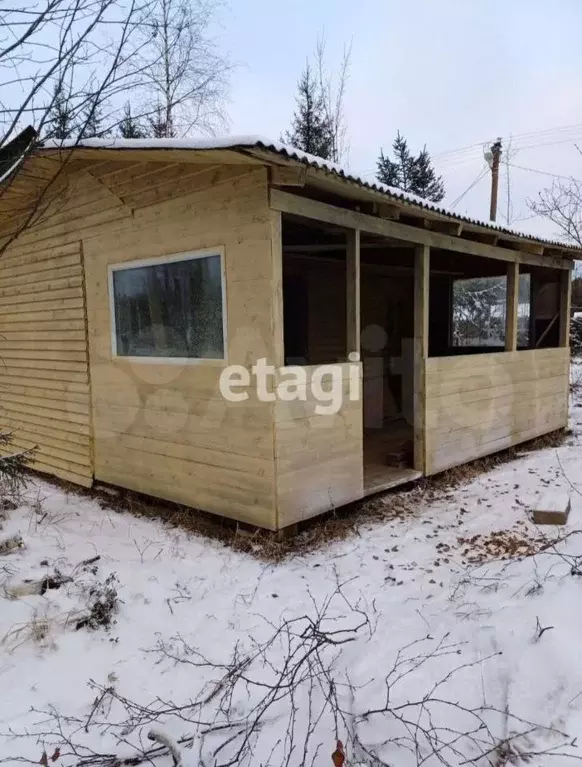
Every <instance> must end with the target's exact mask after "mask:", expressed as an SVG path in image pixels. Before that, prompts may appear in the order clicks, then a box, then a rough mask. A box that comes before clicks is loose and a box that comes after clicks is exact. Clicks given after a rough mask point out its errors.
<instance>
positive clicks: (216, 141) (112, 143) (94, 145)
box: [43, 135, 582, 254]
mask: <svg viewBox="0 0 582 767" xmlns="http://www.w3.org/2000/svg"><path fill="white" fill-rule="evenodd" d="M43 147H44V148H45V149H48V150H53V151H54V149H75V148H77V147H78V148H86V149H110V150H111V149H114V150H124V149H133V150H135V149H165V150H168V151H171V150H172V149H192V150H196V149H198V150H212V149H231V150H234V151H239V152H249V153H252V150H253V149H260V150H264V151H265V152H268V153H272V154H273V155H277V156H278V157H282V158H286V159H290V160H294V161H297V162H300V163H302V164H303V165H307V166H309V167H311V168H315V169H317V170H320V171H325V172H327V173H330V174H332V175H334V176H337V177H338V178H341V179H344V180H346V181H348V182H350V183H352V184H357V185H358V186H361V187H362V188H365V189H369V190H372V191H375V192H379V193H381V194H384V195H385V196H386V197H387V198H388V199H389V200H392V201H394V202H400V203H405V204H407V205H411V206H413V207H416V208H419V209H422V210H427V211H430V212H433V213H437V214H439V215H441V216H445V217H446V218H448V219H450V220H451V221H458V222H459V223H465V224H470V225H473V226H479V227H483V228H485V229H489V230H491V231H494V232H497V233H498V234H506V235H510V236H511V237H519V238H520V239H524V240H528V241H530V242H534V243H538V244H541V245H547V246H550V247H556V248H560V249H564V250H569V251H572V253H573V254H574V253H575V254H581V253H582V248H581V247H579V246H577V245H572V244H569V243H566V242H564V241H559V240H549V239H544V238H541V237H537V236H535V235H532V234H527V233H525V232H522V231H520V230H518V229H512V228H510V227H504V226H499V225H498V224H494V223H492V222H491V221H483V220H479V219H476V218H470V217H469V216H463V215H460V214H458V213H455V212H453V211H451V210H447V209H446V208H443V207H440V206H439V205H437V204H435V203H433V202H431V201H430V200H425V199H423V198H421V197H417V196H416V195H414V194H409V193H408V192H403V191H402V190H401V189H396V188H395V187H390V186H386V185H385V184H381V183H379V182H377V181H366V180H365V178H364V177H363V176H360V175H357V174H355V173H351V172H349V171H347V170H345V169H344V168H342V167H341V166H340V165H337V164H336V163H333V162H330V161H328V160H323V159H321V158H320V157H316V156H315V155H311V154H308V153H307V152H303V151H301V150H300V149H296V148H295V147H292V146H288V145H286V144H283V143H281V142H279V141H272V140H270V139H268V138H265V137H264V136H254V135H253V136H223V137H219V138H199V139H151V138H149V139H122V138H93V139H83V140H81V141H79V140H75V139H70V140H67V141H60V142H58V141H47V142H45V143H44V145H43ZM249 150H250V151H249Z"/></svg>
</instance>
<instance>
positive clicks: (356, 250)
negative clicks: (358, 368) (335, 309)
mask: <svg viewBox="0 0 582 767" xmlns="http://www.w3.org/2000/svg"><path fill="white" fill-rule="evenodd" d="M346 288H347V291H346V317H347V354H351V353H352V352H356V353H357V354H359V353H360V323H361V317H360V230H359V229H350V230H349V231H348V232H347V243H346Z"/></svg>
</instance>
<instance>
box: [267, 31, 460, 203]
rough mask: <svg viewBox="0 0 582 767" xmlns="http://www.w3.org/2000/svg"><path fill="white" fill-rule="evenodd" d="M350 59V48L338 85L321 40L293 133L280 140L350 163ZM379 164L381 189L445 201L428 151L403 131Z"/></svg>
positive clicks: (300, 88)
mask: <svg viewBox="0 0 582 767" xmlns="http://www.w3.org/2000/svg"><path fill="white" fill-rule="evenodd" d="M350 56H351V49H346V50H345V51H344V56H343V59H342V62H341V66H340V67H339V70H338V74H337V77H336V78H335V85H334V81H333V78H332V77H330V76H328V74H327V67H326V65H325V44H324V42H323V41H322V40H320V41H319V42H318V45H317V48H316V52H315V57H314V58H315V62H314V63H312V62H310V61H309V60H308V61H307V63H306V65H305V68H304V69H303V72H302V73H301V77H300V78H299V82H298V84H297V94H296V109H295V113H294V115H293V118H292V122H291V128H290V129H289V130H287V131H286V132H285V133H284V134H283V135H282V137H281V139H282V140H283V141H284V142H285V143H287V144H290V145H291V146H294V147H296V148H297V149H301V150H302V151H303V152H306V153H308V154H311V155H315V156H316V157H320V158H321V159H323V160H328V161H331V162H334V163H340V162H341V161H342V160H344V159H345V156H344V155H345V153H346V149H347V126H346V122H345V114H344V106H343V101H344V95H345V91H346V84H347V77H348V73H349V63H350ZM376 165H377V169H376V179H377V180H378V181H379V182H380V183H382V184H386V185H387V186H390V187H393V188H396V189H400V190H402V191H404V192H408V193H411V194H415V195H417V196H419V197H422V198H424V199H427V200H432V201H433V202H440V201H441V200H442V199H443V198H444V196H445V185H444V181H443V179H442V176H438V175H437V173H436V171H435V169H434V167H433V165H432V161H431V158H430V155H429V153H428V150H427V148H426V146H425V147H423V149H422V150H421V151H420V152H419V153H418V154H414V153H413V152H411V151H410V149H409V147H408V142H407V141H406V139H405V138H404V137H403V136H401V135H400V132H398V133H397V135H396V138H395V139H394V141H393V144H392V156H389V155H386V154H385V153H384V150H383V149H380V153H379V156H378V159H377V163H376Z"/></svg>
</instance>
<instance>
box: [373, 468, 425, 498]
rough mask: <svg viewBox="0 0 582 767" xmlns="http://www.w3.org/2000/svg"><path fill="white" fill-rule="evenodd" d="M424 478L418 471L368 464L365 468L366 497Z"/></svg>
mask: <svg viewBox="0 0 582 767" xmlns="http://www.w3.org/2000/svg"><path fill="white" fill-rule="evenodd" d="M420 477H422V472H421V471H416V469H404V468H397V467H395V466H383V465H382V464H375V463H372V464H368V465H366V466H364V495H373V494H374V493H380V492H381V491H382V490H390V489H391V488H393V487H398V485H405V484H406V483H407V482H413V481H414V480H415V479H419V478H420Z"/></svg>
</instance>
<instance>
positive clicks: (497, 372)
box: [426, 348, 569, 474]
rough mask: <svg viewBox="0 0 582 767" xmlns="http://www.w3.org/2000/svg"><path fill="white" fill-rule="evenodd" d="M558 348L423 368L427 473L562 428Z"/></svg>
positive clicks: (563, 388)
mask: <svg viewBox="0 0 582 767" xmlns="http://www.w3.org/2000/svg"><path fill="white" fill-rule="evenodd" d="M568 371H569V354H568V350H567V349H564V348H558V349H540V350H527V351H517V352H501V353H495V354H480V355H474V356H473V355H472V356H462V357H441V358H435V359H428V360H427V362H426V382H427V387H426V388H427V400H426V411H427V412H426V444H427V467H426V473H427V474H434V473H436V472H439V471H442V470H444V469H447V468H450V467H452V466H458V465H460V464H462V463H466V462H467V461H470V460H473V459H474V458H479V457H481V456H484V455H488V454H490V453H494V452H496V451H498V450H503V449H505V448H508V447H511V446H513V445H516V444H518V443H520V442H524V441H526V440H528V439H533V438H534V437H538V436H540V435H541V434H545V433H547V432H550V431H554V430H556V429H560V428H563V427H565V426H567V423H568V397H567V382H568Z"/></svg>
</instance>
